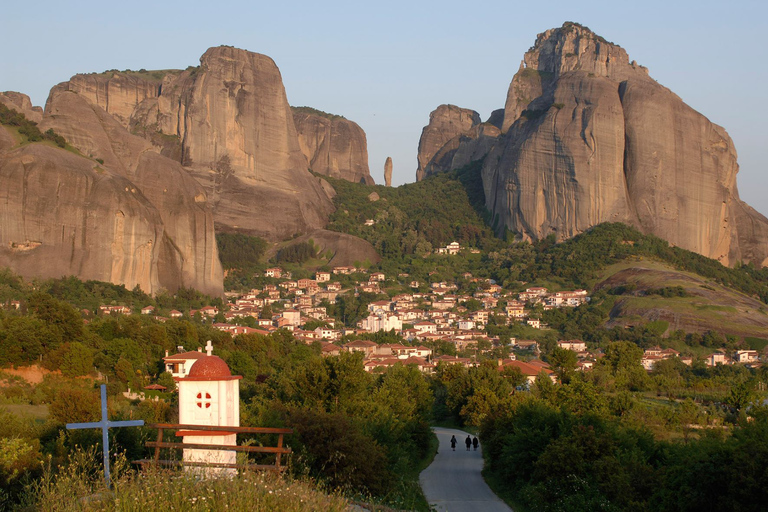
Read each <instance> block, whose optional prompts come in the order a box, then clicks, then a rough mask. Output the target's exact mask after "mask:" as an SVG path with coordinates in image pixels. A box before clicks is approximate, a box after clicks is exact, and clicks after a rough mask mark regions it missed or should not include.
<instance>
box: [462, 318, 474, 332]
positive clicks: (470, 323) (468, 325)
mask: <svg viewBox="0 0 768 512" xmlns="http://www.w3.org/2000/svg"><path fill="white" fill-rule="evenodd" d="M474 328H475V321H474V320H468V319H467V320H459V329H460V330H462V331H471V330H472V329H474Z"/></svg>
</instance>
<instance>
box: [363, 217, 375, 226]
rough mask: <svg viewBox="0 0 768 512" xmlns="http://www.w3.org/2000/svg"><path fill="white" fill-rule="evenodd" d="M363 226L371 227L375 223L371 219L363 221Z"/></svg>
mask: <svg viewBox="0 0 768 512" xmlns="http://www.w3.org/2000/svg"><path fill="white" fill-rule="evenodd" d="M363 224H364V225H365V226H373V225H374V224H375V222H374V221H373V219H365V222H364V223H363Z"/></svg>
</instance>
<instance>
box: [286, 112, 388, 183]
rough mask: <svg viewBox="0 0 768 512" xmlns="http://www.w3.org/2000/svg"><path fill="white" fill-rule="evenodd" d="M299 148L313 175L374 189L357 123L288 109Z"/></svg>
mask: <svg viewBox="0 0 768 512" xmlns="http://www.w3.org/2000/svg"><path fill="white" fill-rule="evenodd" d="M291 110H292V112H293V121H294V123H295V124H296V131H297V133H298V136H299V147H300V148H301V152H302V153H303V154H304V156H305V157H306V159H307V161H308V162H309V168H310V169H312V170H313V171H314V172H316V173H320V174H324V175H326V176H330V177H332V178H339V179H343V180H347V181H352V182H355V183H365V184H366V185H374V184H375V183H374V181H373V178H372V177H371V173H370V170H369V169H368V142H367V141H366V138H365V132H364V131H363V129H362V128H360V126H358V125H357V123H353V122H352V121H348V120H346V119H344V118H343V117H341V116H335V115H332V114H327V113H325V112H321V111H319V110H315V109H313V108H309V107H291Z"/></svg>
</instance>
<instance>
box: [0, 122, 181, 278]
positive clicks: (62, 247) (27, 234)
mask: <svg viewBox="0 0 768 512" xmlns="http://www.w3.org/2000/svg"><path fill="white" fill-rule="evenodd" d="M0 131H3V132H4V131H5V129H4V128H3V127H0ZM0 242H1V244H0V265H2V266H8V267H10V268H12V269H13V270H14V271H15V272H18V273H19V274H21V275H22V276H25V277H30V278H31V277H61V276H66V275H73V274H74V275H77V276H79V277H80V278H82V279H98V280H102V281H111V282H113V283H120V284H124V285H125V286H127V287H128V288H133V287H135V286H136V285H139V286H141V288H142V289H143V290H144V291H147V292H154V291H157V290H158V289H159V288H160V287H161V286H162V283H161V278H160V275H159V271H158V270H159V265H158V262H159V260H160V259H161V258H164V257H167V256H165V255H164V252H166V251H167V249H168V246H167V244H168V243H169V242H170V240H169V239H168V238H166V236H165V233H164V229H163V223H162V220H161V218H160V215H159V214H158V212H157V210H156V209H155V208H154V207H153V206H152V204H151V203H150V202H149V200H148V199H147V198H146V197H144V195H143V194H142V193H141V191H140V190H138V189H137V188H136V186H135V185H134V184H133V183H132V182H130V181H129V180H127V179H125V178H123V177H120V176H117V175H114V174H112V173H110V172H109V171H107V170H106V169H104V168H103V167H101V166H100V165H99V164H98V163H97V162H94V161H92V160H89V159H87V158H84V157H81V156H77V155H75V154H73V153H70V152H68V151H65V150H63V149H58V148H53V147H50V146H47V145H43V144H29V145H26V146H23V147H21V148H16V149H11V150H6V151H4V152H2V153H0ZM191 284H193V283H191Z"/></svg>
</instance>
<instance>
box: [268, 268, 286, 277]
mask: <svg viewBox="0 0 768 512" xmlns="http://www.w3.org/2000/svg"><path fill="white" fill-rule="evenodd" d="M264 277H276V278H278V279H279V278H281V277H283V269H281V268H280V267H274V268H268V269H266V270H265V271H264Z"/></svg>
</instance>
